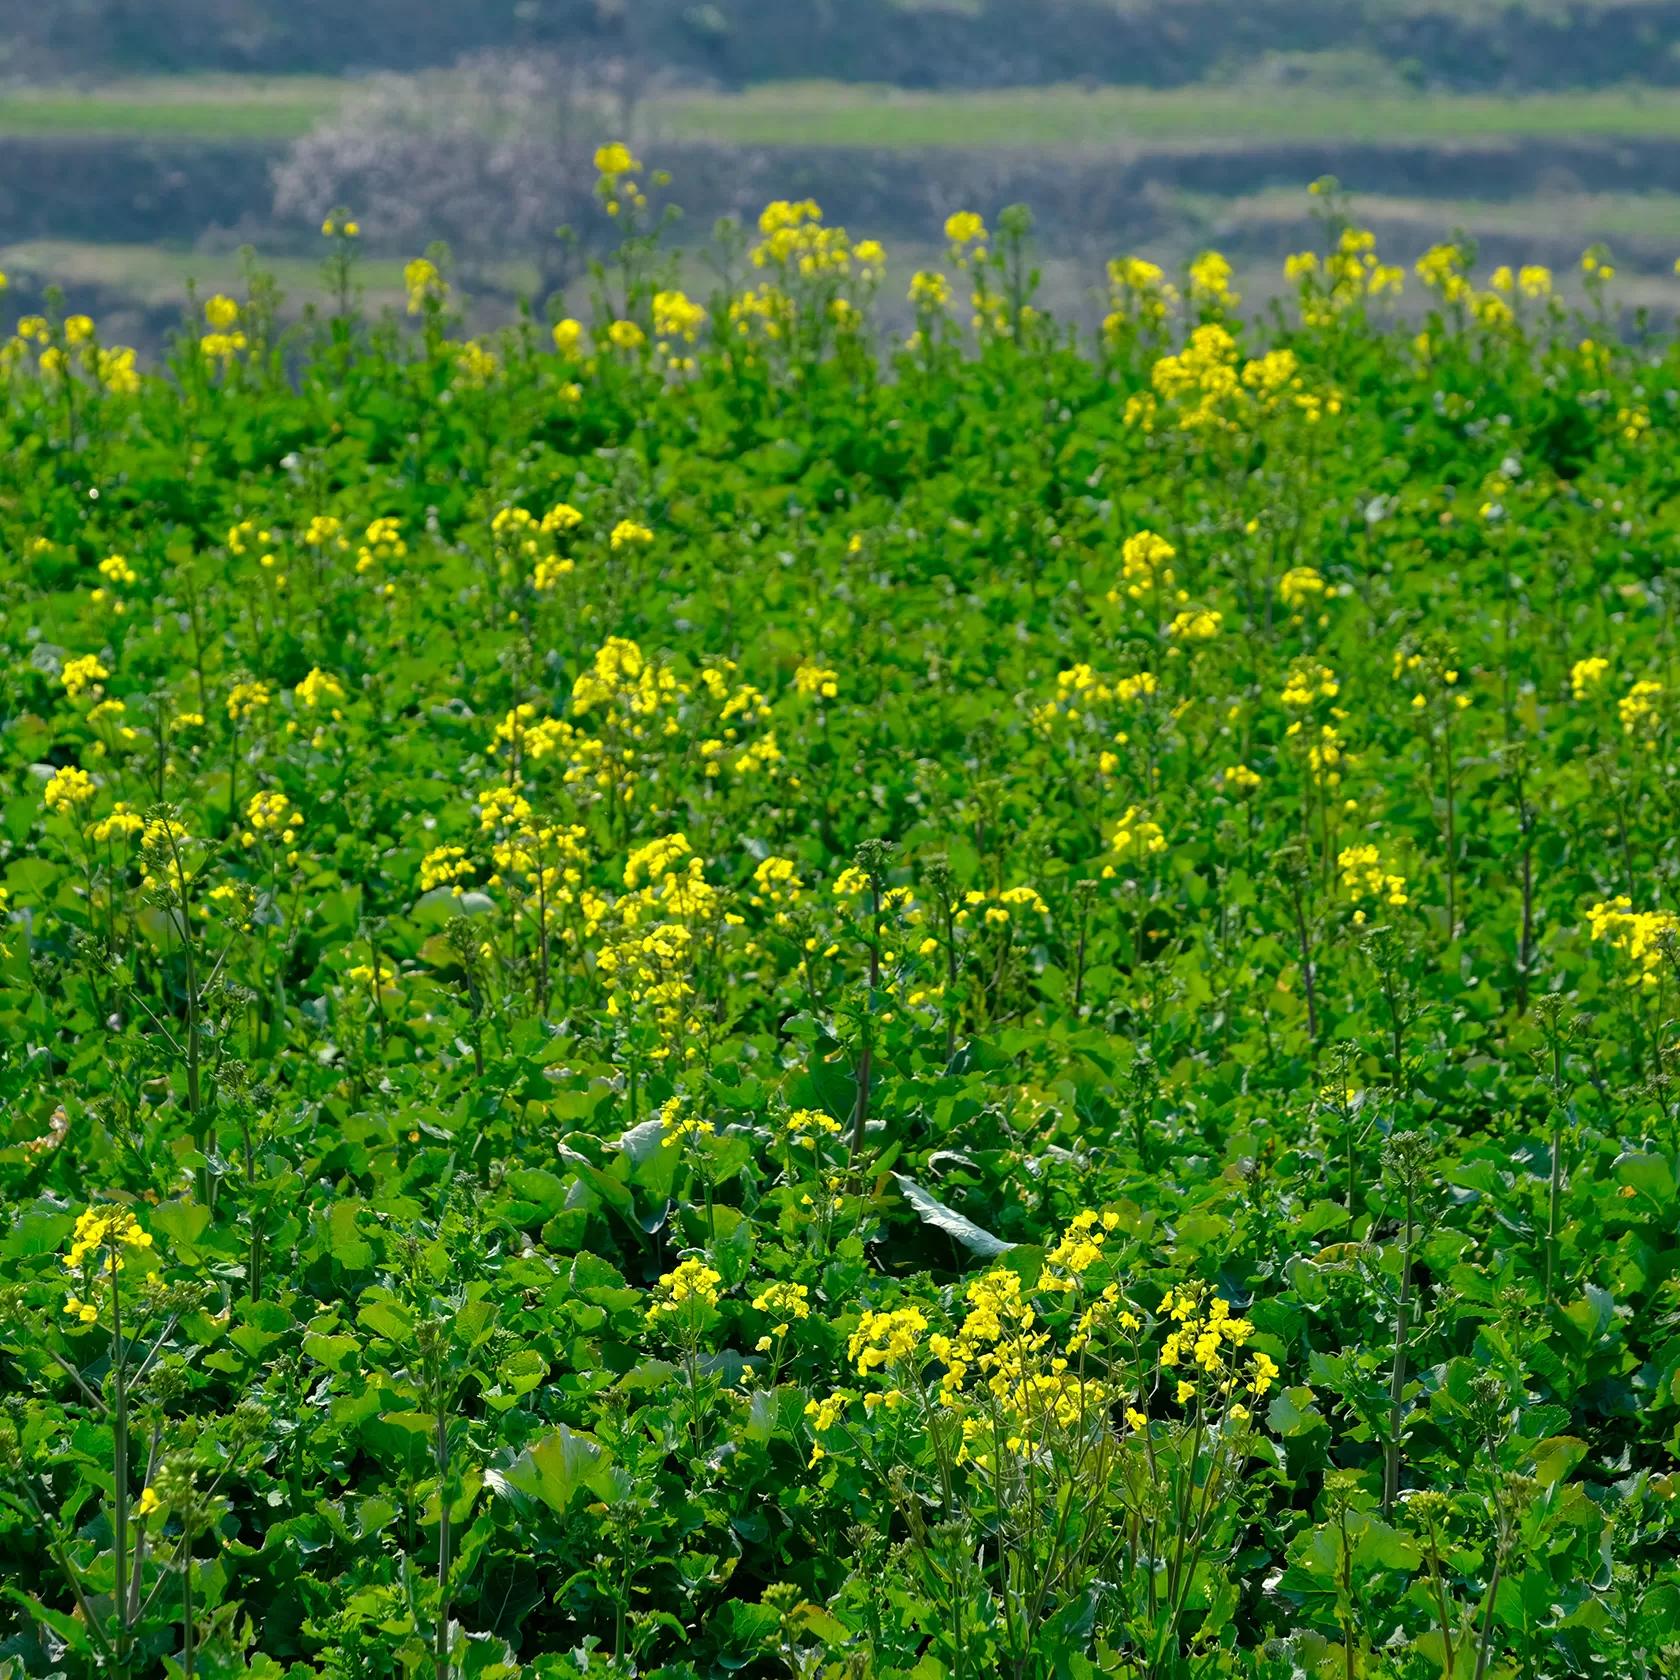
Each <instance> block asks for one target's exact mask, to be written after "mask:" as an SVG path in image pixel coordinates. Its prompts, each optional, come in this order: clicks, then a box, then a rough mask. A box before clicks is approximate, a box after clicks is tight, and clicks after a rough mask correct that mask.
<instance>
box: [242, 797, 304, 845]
mask: <svg viewBox="0 0 1680 1680" xmlns="http://www.w3.org/2000/svg"><path fill="white" fill-rule="evenodd" d="M245 820H246V821H247V822H248V823H249V824H250V825H251V827H252V828H254V829H255V830H256V831H257V832H258V833H259V834H261V833H271V834H272V833H280V834H285V835H286V836H287V839H288V842H289V840H290V833H289V832H288V831H289V830H291V829H292V828H293V826H294V825H295V824H296V823H297V822H298V820H299V819H298V813H297V812H296V810H295V809H294V808H293V806H292V802H291V800H289V799H288V798H287V797H286V795H285V794H283V793H277V792H265V793H253V794H252V795H251V798H250V800H249V802H248V803H247V804H246V807H245Z"/></svg>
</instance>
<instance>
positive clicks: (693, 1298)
mask: <svg viewBox="0 0 1680 1680" xmlns="http://www.w3.org/2000/svg"><path fill="white" fill-rule="evenodd" d="M722 1282H723V1274H722V1273H721V1272H717V1271H714V1270H713V1269H712V1268H711V1267H710V1266H708V1265H707V1264H706V1262H705V1261H704V1260H696V1259H688V1260H684V1261H683V1262H682V1263H681V1264H680V1265H678V1266H677V1268H676V1269H675V1270H674V1271H669V1272H666V1273H665V1274H664V1275H663V1276H662V1277H661V1278H660V1280H659V1282H658V1284H657V1285H655V1287H654V1292H653V1296H654V1298H653V1304H652V1305H651V1306H650V1307H649V1308H648V1310H647V1322H648V1323H649V1325H651V1326H653V1327H655V1328H658V1327H660V1326H662V1325H663V1326H667V1327H669V1328H673V1329H677V1330H679V1331H680V1330H682V1329H684V1328H688V1329H693V1328H697V1321H700V1320H703V1319H704V1317H705V1315H706V1313H707V1312H708V1311H709V1310H710V1309H711V1308H713V1307H715V1306H716V1305H717V1304H718V1301H719V1299H720V1292H719V1289H718V1286H719V1284H721V1283H722ZM673 1320H676V1321H683V1320H686V1321H688V1322H687V1324H686V1325H685V1324H683V1323H681V1322H678V1323H673V1322H672V1321H673Z"/></svg>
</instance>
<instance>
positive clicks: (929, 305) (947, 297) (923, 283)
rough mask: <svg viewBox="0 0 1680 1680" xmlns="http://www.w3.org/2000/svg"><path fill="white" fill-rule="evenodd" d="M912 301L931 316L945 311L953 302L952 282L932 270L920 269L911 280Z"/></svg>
mask: <svg viewBox="0 0 1680 1680" xmlns="http://www.w3.org/2000/svg"><path fill="white" fill-rule="evenodd" d="M910 301H911V302H912V303H913V304H914V305H915V306H916V308H917V309H918V310H920V311H925V312H927V313H930V314H931V313H934V312H936V311H938V310H941V309H944V308H945V307H946V306H947V305H948V304H949V303H950V301H951V282H950V281H949V280H947V279H946V278H945V276H944V275H943V274H940V273H937V272H936V271H934V270H932V269H920V270H918V271H917V272H916V273H915V274H914V275H912V276H911V279H910Z"/></svg>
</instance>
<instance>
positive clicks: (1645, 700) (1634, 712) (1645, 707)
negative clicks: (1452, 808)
mask: <svg viewBox="0 0 1680 1680" xmlns="http://www.w3.org/2000/svg"><path fill="white" fill-rule="evenodd" d="M66 669H68V667H66ZM1662 691H1663V685H1662V684H1661V683H1660V682H1651V681H1649V680H1646V681H1641V682H1636V683H1635V684H1634V685H1633V687H1632V688H1630V689H1629V690H1628V691H1627V693H1626V694H1624V695H1623V696H1622V698H1621V699H1620V700H1618V701H1617V702H1616V714H1617V716H1618V717H1620V718H1621V720H1622V731H1623V733H1624V734H1627V735H1632V734H1634V733H1636V732H1637V731H1639V730H1645V731H1647V732H1648V731H1650V730H1653V729H1655V728H1656V726H1657V724H1658V723H1659V722H1660V721H1661V714H1660V713H1659V712H1658V710H1657V697H1658V696H1659V695H1660V694H1661V693H1662Z"/></svg>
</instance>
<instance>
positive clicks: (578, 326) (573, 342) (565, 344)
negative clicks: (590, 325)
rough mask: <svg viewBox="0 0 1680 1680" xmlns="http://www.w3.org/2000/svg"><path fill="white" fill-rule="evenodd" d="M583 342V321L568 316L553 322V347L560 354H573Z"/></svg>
mask: <svg viewBox="0 0 1680 1680" xmlns="http://www.w3.org/2000/svg"><path fill="white" fill-rule="evenodd" d="M582 343H583V323H582V322H581V321H574V320H572V319H571V317H570V316H568V317H567V318H566V319H565V320H563V321H556V322H555V323H554V348H555V349H556V350H558V351H559V352H560V354H561V355H562V356H575V355H576V354H577V353H578V348H579V346H580V345H581V344H582Z"/></svg>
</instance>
